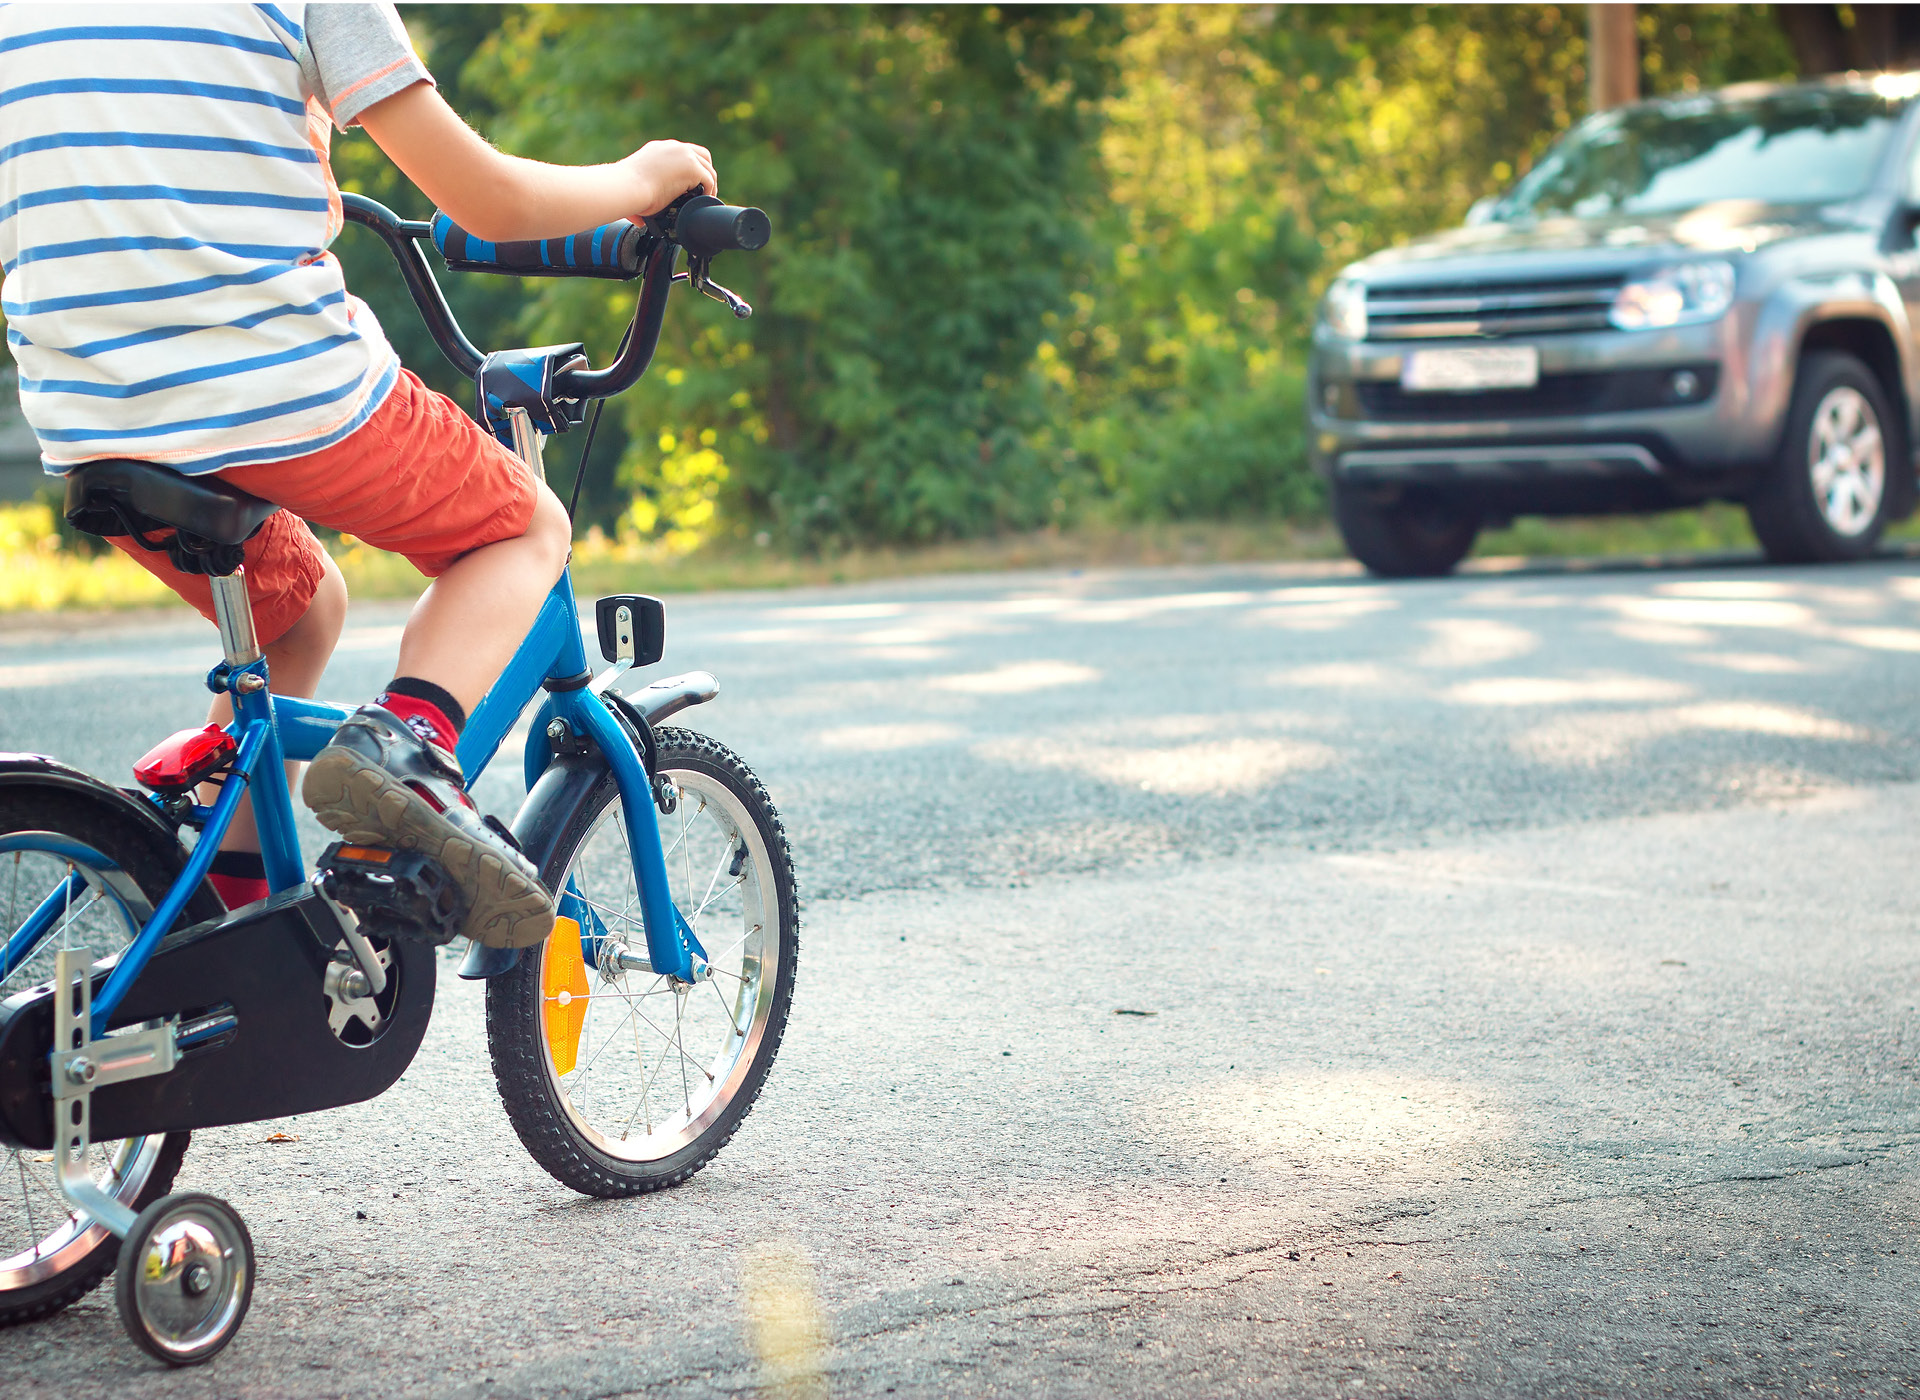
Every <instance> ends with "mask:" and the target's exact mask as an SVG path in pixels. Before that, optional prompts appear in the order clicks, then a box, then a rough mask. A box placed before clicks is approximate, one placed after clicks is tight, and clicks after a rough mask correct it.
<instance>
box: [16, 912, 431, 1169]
mask: <svg viewBox="0 0 1920 1400" xmlns="http://www.w3.org/2000/svg"><path fill="white" fill-rule="evenodd" d="M343 936H344V935H343V933H342V930H341V927H340V922H339V918H338V916H337V915H336V914H335V913H334V911H333V910H332V909H331V908H330V907H328V905H327V902H326V900H325V899H324V898H322V897H321V896H320V895H319V894H318V893H317V892H315V891H314V890H313V888H312V887H311V886H307V885H302V886H300V887H299V888H298V889H294V890H288V891H286V892H284V893H282V894H278V895H275V896H274V897H273V898H272V899H269V900H267V901H265V902H264V903H262V904H256V905H249V906H247V907H246V908H245V909H243V910H241V911H240V912H239V913H238V914H234V915H229V916H228V917H227V918H225V919H219V920H210V921H209V922H207V923H203V924H195V925H194V926H193V927H191V928H185V929H181V930H179V931H177V932H175V933H172V934H169V935H168V936H167V937H166V938H165V939H163V940H162V941H161V944H160V946H159V948H158V949H156V950H155V951H154V955H153V958H152V959H151V960H150V961H149V962H148V963H147V966H146V967H145V969H143V970H142V972H141V974H140V976H139V977H138V979H136V980H135V982H134V984H133V987H132V989H131V990H130V991H128V993H127V996H126V999H125V1000H124V1001H122V1002H121V1003H120V1005H119V1006H118V1007H117V1008H116V1009H115V1011H114V1015H113V1018H112V1023H111V1025H110V1026H109V1029H110V1030H112V1029H117V1028H119V1027H122V1026H135V1025H139V1024H140V1023H141V1022H143V1021H148V1020H152V1019H155V1018H162V1017H172V1016H178V1017H179V1018H180V1019H181V1021H182V1022H187V1021H191V1020H193V1019H194V1018H195V1017H197V1016H201V1015H204V1014H206V1013H208V1012H210V1011H228V1010H230V1011H231V1014H232V1015H233V1016H235V1017H236V1018H237V1021H238V1024H237V1025H236V1026H235V1028H234V1029H233V1030H232V1032H231V1033H229V1034H226V1035H222V1036H219V1037H217V1038H216V1039H214V1040H213V1041H211V1042H209V1043H208V1044H207V1045H205V1046H203V1047H198V1048H194V1049H191V1050H188V1051H186V1052H184V1053H183V1054H182V1056H181V1058H180V1061H179V1063H178V1064H176V1065H175V1066H174V1068H173V1070H172V1071H171V1072H170V1073H167V1074H160V1075H154V1076H152V1077H151V1078H147V1079H133V1080H128V1081H126V1082H125V1083H121V1084H114V1085H109V1086H108V1087H106V1088H103V1089H97V1090H95V1091H94V1094H93V1103H92V1122H91V1129H92V1136H93V1140H94V1141H95V1142H111V1141H114V1140H115V1139H118V1138H129V1137H143V1136H145V1135H146V1134H148V1133H167V1132H178V1131H181V1130H183V1129H191V1128H214V1127H220V1126H223V1125H225V1124H229V1123H253V1122H258V1121H259V1120H261V1119H264V1118H283V1117H288V1116H291V1115H293V1114H296V1113H313V1112H316V1111H318V1110H320V1109H323V1108H337V1107H339V1106H341V1105H342V1104H350V1103H360V1102H363V1101H364V1100H367V1099H371V1098H374V1097H375V1096H377V1095H379V1094H381V1093H384V1092H385V1091H386V1090H387V1089H388V1088H390V1087H392V1085H393V1083H394V1081H395V1080H397V1079H399V1078H400V1076H401V1075H402V1074H403V1073H405V1072H406V1068H407V1066H408V1065H409V1064H411V1063H412V1062H413V1057H414V1054H415V1052H416V1051H418V1050H419V1048H420V1041H421V1039H422V1038H423V1037H424V1036H425V1035H426V1033H427V1021H428V1019H429V1018H430V1017H431V1015H432V1014H433V992H434V975H435V966H434V964H435V954H434V951H433V949H432V947H431V946H429V945H427V944H425V943H421V942H418V941H401V940H396V941H395V942H394V943H393V944H392V946H391V947H390V948H389V950H388V952H389V954H390V956H391V966H390V967H389V969H388V976H389V977H390V978H391V979H392V983H393V986H392V992H391V995H390V996H388V995H383V996H382V997H381V998H380V1000H381V1001H382V1002H384V1003H386V1005H385V1006H384V1007H383V1010H384V1011H385V1012H386V1015H385V1018H384V1020H383V1022H382V1023H381V1025H380V1028H379V1030H378V1032H377V1033H375V1034H373V1035H372V1036H371V1037H366V1036H361V1037H356V1038H358V1039H360V1040H361V1041H362V1042H363V1043H360V1044H348V1043H347V1041H346V1040H343V1039H342V1038H341V1037H339V1036H337V1035H335V1034H334V1031H333V1028H332V1027H331V1025H330V1024H329V1021H328V1017H329V1014H330V1012H331V1010H332V1007H333V1002H332V1001H331V1000H329V998H328V996H327V994H326V990H325V979H326V974H327V967H328V965H329V964H330V963H331V962H333V961H335V959H336V957H337V953H336V950H337V949H338V948H339V946H340V945H341V943H342V941H343ZM111 970H112V968H111V964H110V963H107V962H101V963H96V964H95V965H94V974H93V975H94V994H95V995H96V996H98V995H99V989H100V987H101V985H102V983H104V981H105V980H106V976H107V973H108V972H110V971H111ZM52 1047H53V991H52V989H51V988H50V987H47V986H40V987H33V988H29V989H28V990H27V991H24V992H21V993H19V994H17V995H16V996H13V997H11V998H9V999H8V1000H7V1001H6V1002H5V1003H4V1004H3V1005H0V1141H4V1142H5V1143H7V1144H8V1145H10V1146H14V1147H23V1148H30V1149H34V1150H38V1151H47V1150H48V1149H50V1148H51V1147H52V1145H53V1099H52V1095H51V1091H50V1088H49V1080H48V1070H47V1056H48V1054H49V1053H50V1052H51V1050H52Z"/></svg>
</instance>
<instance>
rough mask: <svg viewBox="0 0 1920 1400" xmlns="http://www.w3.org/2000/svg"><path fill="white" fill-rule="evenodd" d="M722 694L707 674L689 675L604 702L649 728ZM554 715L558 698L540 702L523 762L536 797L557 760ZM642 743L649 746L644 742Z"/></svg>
mask: <svg viewBox="0 0 1920 1400" xmlns="http://www.w3.org/2000/svg"><path fill="white" fill-rule="evenodd" d="M719 693H720V682H719V681H717V680H715V679H714V678H713V676H712V675H711V674H709V673H708V672H706V671H688V672H687V673H686V674H685V675H683V676H666V677H664V678H662V679H660V680H657V681H655V682H654V683H653V684H652V685H648V686H642V687H641V688H640V689H639V690H636V691H634V692H633V693H632V694H631V695H627V694H623V693H621V692H619V691H613V690H610V691H608V692H607V693H606V694H604V695H602V696H601V697H600V698H601V699H602V700H604V701H605V702H606V703H607V706H608V708H609V709H611V710H612V711H613V712H614V713H615V714H619V713H620V710H621V707H622V706H625V707H626V708H628V709H631V710H633V711H634V712H636V713H637V714H639V715H640V717H641V718H642V719H644V720H646V722H647V724H648V726H649V727H655V726H658V725H660V724H662V723H664V722H665V721H666V720H667V719H668V718H670V717H671V716H673V715H677V714H679V713H680V712H681V711H682V710H684V709H688V708H689V707H691V706H694V705H704V704H706V703H707V701H709V700H711V699H713V698H714V697H715V696H716V695H718V694H719ZM553 715H554V698H553V696H551V695H549V696H547V697H546V698H545V699H544V700H542V701H541V702H540V708H539V709H537V710H535V711H534V712H533V723H532V725H531V726H530V727H529V728H528V730H527V747H526V752H525V756H524V759H523V762H524V763H525V766H526V777H527V791H528V793H532V791H533V789H534V785H535V784H536V783H538V782H539V780H540V775H541V774H542V773H543V772H545V771H546V767H547V764H548V762H549V761H550V760H551V759H552V757H553V748H552V746H551V745H550V744H549V743H548V742H547V739H546V733H547V724H548V722H549V721H550V720H552V718H553ZM642 742H645V741H644V740H643V741H642ZM648 766H649V768H651V766H652V755H651V754H649V755H648Z"/></svg>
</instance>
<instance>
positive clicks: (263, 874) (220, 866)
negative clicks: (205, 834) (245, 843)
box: [212, 851, 267, 880]
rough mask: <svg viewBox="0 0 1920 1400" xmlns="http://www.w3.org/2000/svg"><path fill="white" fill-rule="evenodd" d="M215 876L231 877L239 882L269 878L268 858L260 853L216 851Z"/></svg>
mask: <svg viewBox="0 0 1920 1400" xmlns="http://www.w3.org/2000/svg"><path fill="white" fill-rule="evenodd" d="M212 873H213V874H215V875H231V876H233V877H234V878H235V879H238V880H264V879H266V878H267V862H266V857H264V856H262V855H261V854H260V852H258V851H215V852H214V853H213V872H212Z"/></svg>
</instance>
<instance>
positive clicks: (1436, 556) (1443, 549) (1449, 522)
mask: <svg viewBox="0 0 1920 1400" xmlns="http://www.w3.org/2000/svg"><path fill="white" fill-rule="evenodd" d="M1333 518H1334V521H1335V522H1336V523H1337V524H1338V525H1339V526H1340V536H1341V538H1342V539H1344V540H1345V541H1346V542H1347V552H1348V553H1349V554H1351V555H1353V557H1354V558H1355V559H1358V560H1359V561H1360V562H1361V563H1362V564H1364V565H1366V567H1367V572H1368V573H1371V574H1377V575H1379V576H1380V577H1381V578H1437V577H1439V576H1440V575H1442V574H1448V573H1451V572H1453V566H1454V565H1456V564H1458V563H1459V562H1460V561H1461V560H1462V559H1464V558H1466V557H1467V551H1468V550H1470V549H1472V548H1473V540H1474V536H1476V535H1478V534H1479V533H1480V518H1479V516H1478V515H1476V514H1474V513H1472V512H1470V511H1468V510H1465V509H1464V508H1462V507H1461V506H1459V505H1456V504H1454V503H1452V502H1449V501H1445V500H1442V499H1439V498H1437V497H1434V496H1430V495H1425V494H1421V493H1416V492H1411V491H1409V492H1408V493H1406V494H1405V495H1404V496H1402V497H1401V498H1400V499H1399V500H1397V501H1394V502H1392V503H1391V504H1384V503H1381V502H1379V501H1376V500H1374V499H1372V498H1371V497H1370V496H1368V494H1367V493H1366V492H1364V491H1358V490H1355V489H1354V488H1352V487H1344V486H1336V487H1334V489H1333Z"/></svg>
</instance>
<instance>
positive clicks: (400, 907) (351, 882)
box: [319, 841, 467, 944]
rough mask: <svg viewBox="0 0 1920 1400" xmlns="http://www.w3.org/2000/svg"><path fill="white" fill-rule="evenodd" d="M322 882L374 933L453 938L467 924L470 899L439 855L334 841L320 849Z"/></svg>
mask: <svg viewBox="0 0 1920 1400" xmlns="http://www.w3.org/2000/svg"><path fill="white" fill-rule="evenodd" d="M319 871H320V880H319V883H320V888H321V890H322V891H323V892H324V893H325V894H326V896H327V897H328V898H329V899H332V900H334V901H336V902H337V903H340V904H344V905H345V906H346V907H347V908H349V909H351V910H352V911H353V913H354V917H356V918H357V919H359V920H360V931H361V932H362V933H364V934H366V935H367V936H368V937H369V938H374V937H380V938H408V939H414V940H416V941H419V942H424V943H433V944H441V943H451V942H452V941H453V940H454V939H455V938H457V937H459V935H460V933H461V930H462V929H463V928H465V926H466V919H467V901H466V897H465V896H464V895H463V894H461V892H460V889H459V887H458V886H456V885H455V884H454V883H453V881H452V880H451V879H449V878H448V877H447V872H446V871H445V870H443V869H441V868H440V864H439V862H437V861H434V860H430V859H428V858H427V857H426V856H424V855H421V854H420V853H419V852H418V851H390V850H387V849H386V848H384V847H381V846H361V845H355V844H351V843H349V842H345V841H335V842H334V843H333V844H332V845H331V846H329V847H327V849H326V850H325V851H323V852H321V854H320V867H319Z"/></svg>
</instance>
